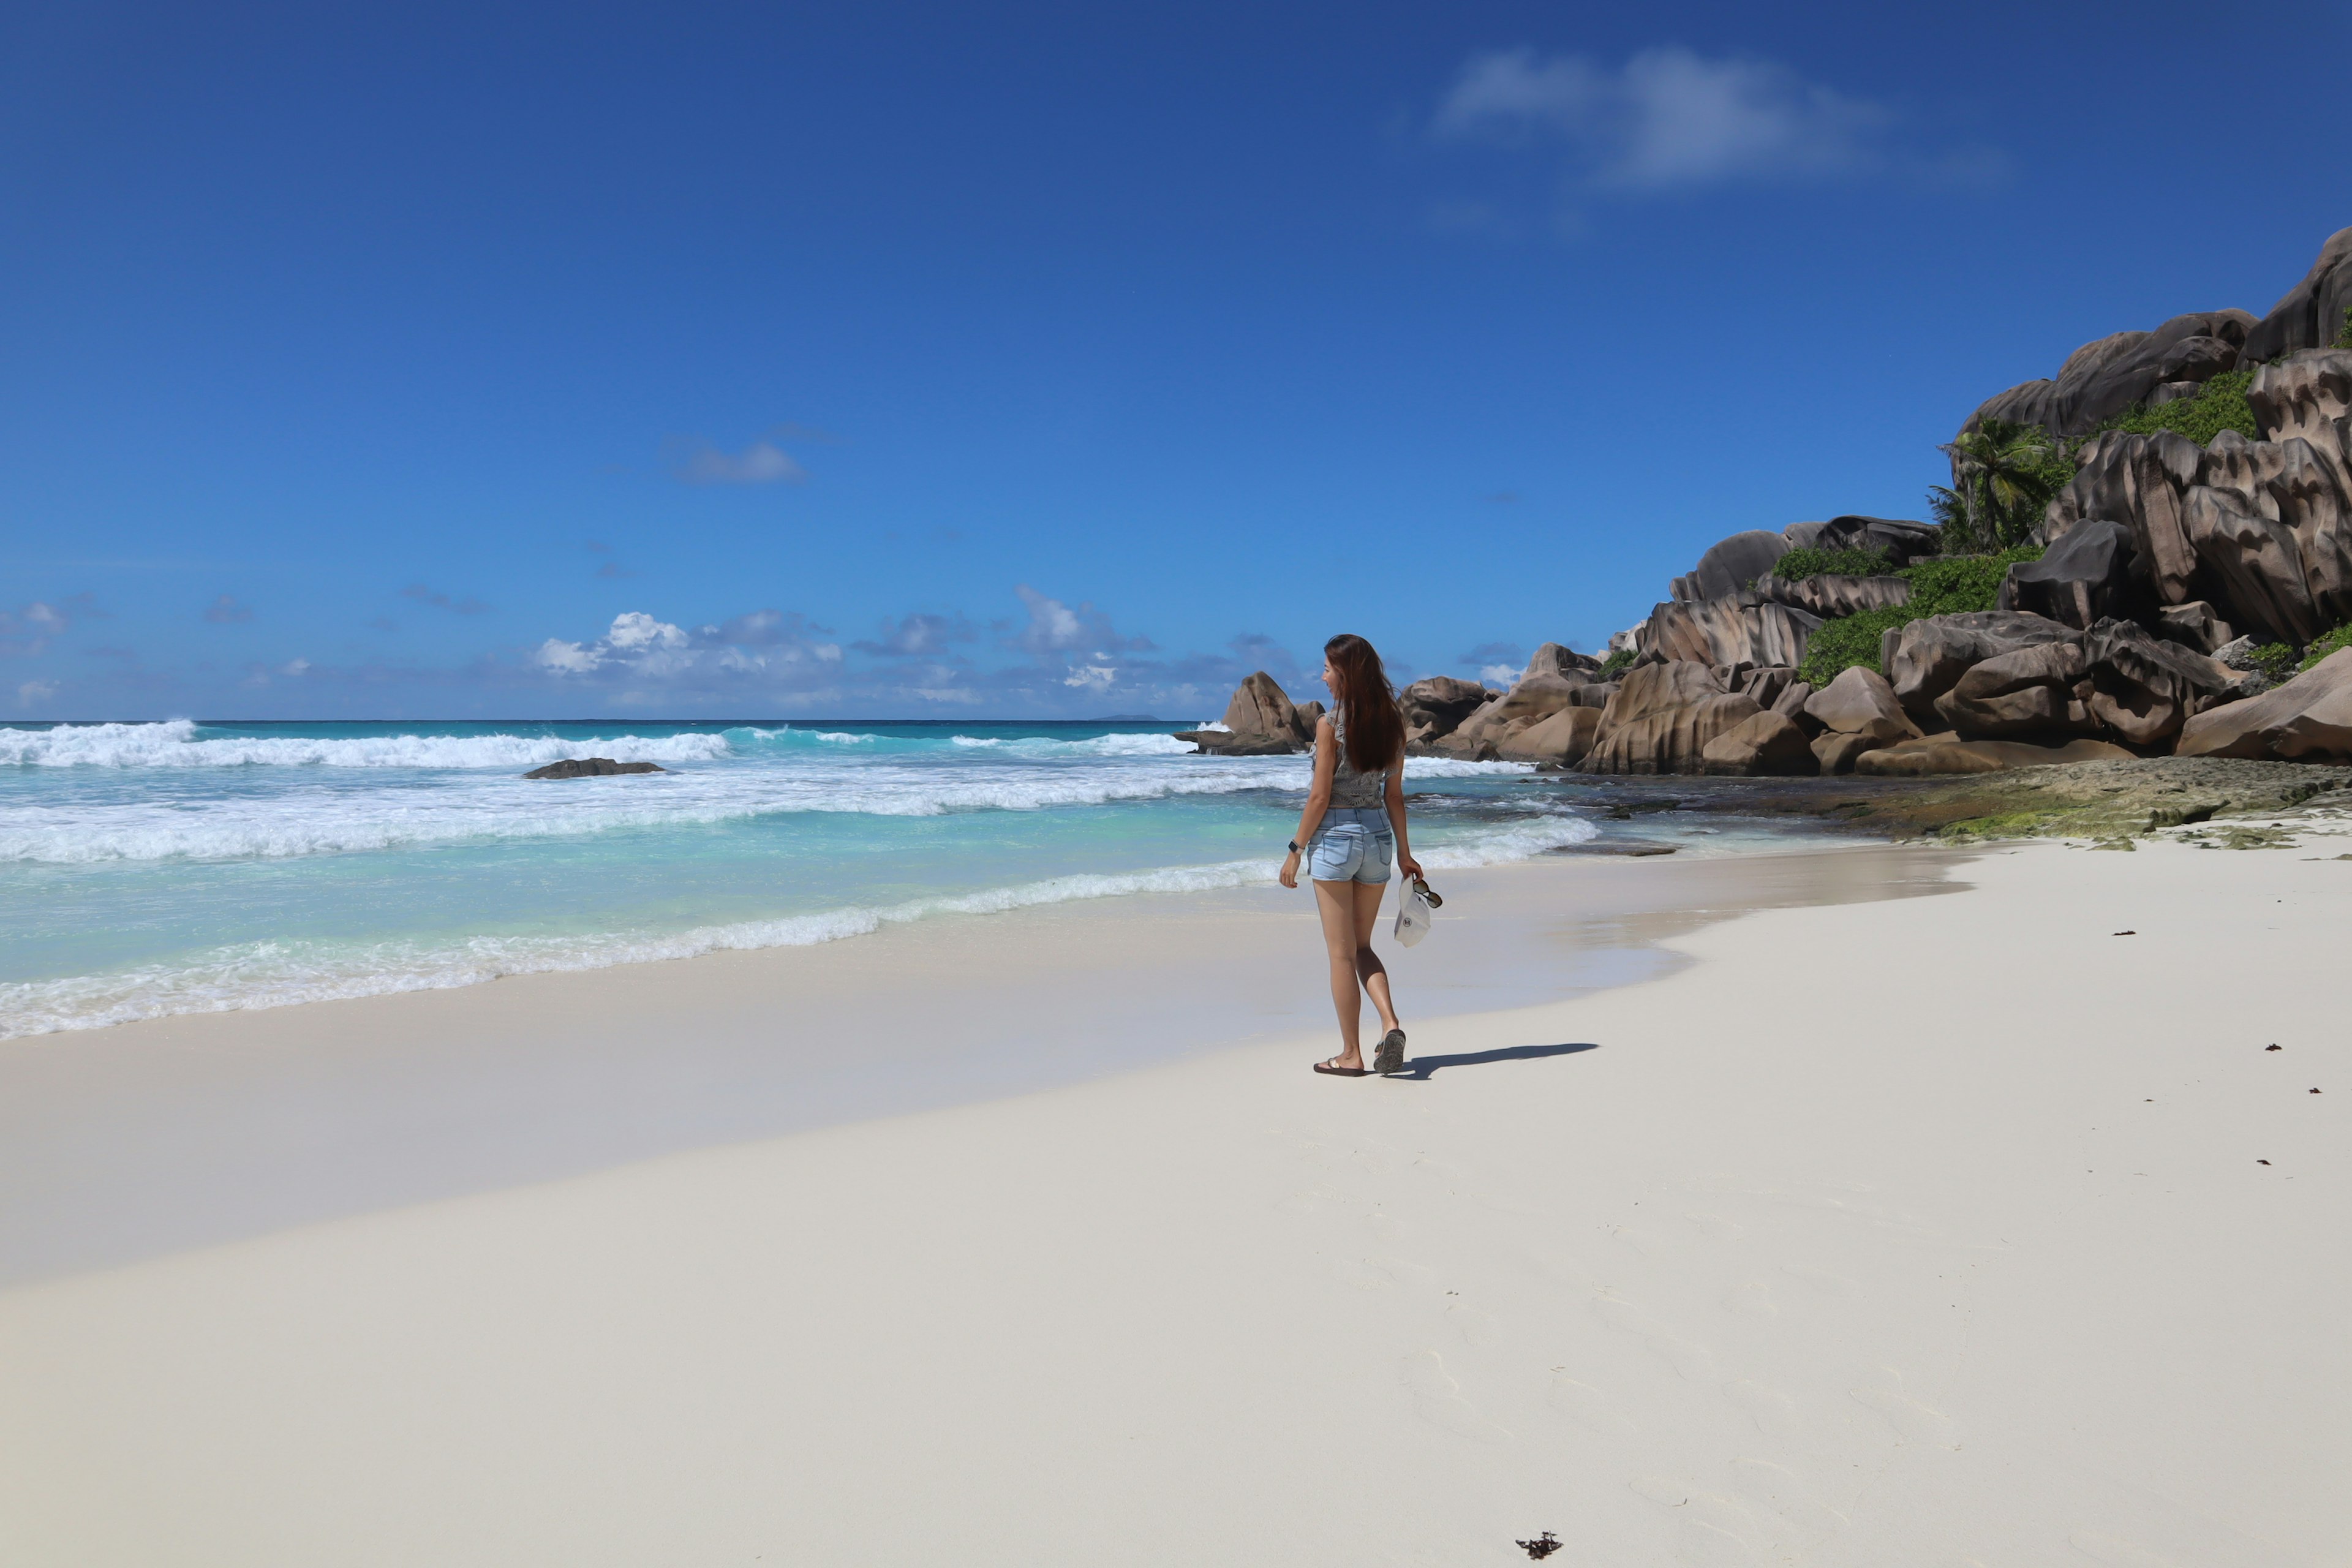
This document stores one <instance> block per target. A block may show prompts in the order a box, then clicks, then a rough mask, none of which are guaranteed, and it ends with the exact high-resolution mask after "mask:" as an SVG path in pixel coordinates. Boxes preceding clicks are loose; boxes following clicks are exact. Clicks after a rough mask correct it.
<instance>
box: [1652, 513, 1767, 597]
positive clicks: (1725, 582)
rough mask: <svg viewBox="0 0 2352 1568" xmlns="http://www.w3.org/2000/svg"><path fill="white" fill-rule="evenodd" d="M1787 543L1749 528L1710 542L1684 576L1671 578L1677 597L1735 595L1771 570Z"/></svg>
mask: <svg viewBox="0 0 2352 1568" xmlns="http://www.w3.org/2000/svg"><path fill="white" fill-rule="evenodd" d="M1788 550H1789V542H1788V541H1787V540H1786V539H1785V538H1783V537H1782V536H1781V535H1780V534H1777V533H1772V532H1769V531H1766V530H1764V529H1760V528H1755V529H1750V530H1748V531H1747V532H1745V533H1735V534H1733V535H1732V536H1731V537H1730V538H1728V539H1726V540H1722V541H1720V542H1717V543H1716V544H1714V545H1711V546H1709V547H1708V549H1707V552H1706V554H1704V555H1702V556H1700V557H1699V558H1698V565H1697V566H1696V567H1694V568H1693V569H1692V571H1691V573H1690V574H1689V575H1688V576H1685V577H1677V578H1675V581H1674V587H1673V590H1672V591H1673V594H1674V596H1675V598H1677V599H1719V598H1721V597H1722V596H1723V595H1726V594H1737V593H1738V592H1739V591H1740V590H1741V589H1742V588H1745V587H1747V586H1748V584H1750V583H1752V582H1754V581H1755V580H1756V579H1757V578H1759V577H1761V576H1763V575H1764V574H1766V573H1767V572H1769V571H1771V570H1772V563H1774V562H1776V561H1778V560H1780V557H1781V556H1782V555H1784V554H1786V553H1787V552H1788Z"/></svg>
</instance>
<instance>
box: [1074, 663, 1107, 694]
mask: <svg viewBox="0 0 2352 1568" xmlns="http://www.w3.org/2000/svg"><path fill="white" fill-rule="evenodd" d="M1117 679H1118V669H1117V668H1113V667H1112V666H1110V665H1108V664H1074V665H1072V666H1070V673H1069V674H1067V675H1066V676H1064V677H1062V684H1063V685H1065V686H1076V687H1079V688H1082V689H1086V690H1088V691H1108V690H1109V689H1110V683H1111V682H1112V681H1114V680H1117Z"/></svg>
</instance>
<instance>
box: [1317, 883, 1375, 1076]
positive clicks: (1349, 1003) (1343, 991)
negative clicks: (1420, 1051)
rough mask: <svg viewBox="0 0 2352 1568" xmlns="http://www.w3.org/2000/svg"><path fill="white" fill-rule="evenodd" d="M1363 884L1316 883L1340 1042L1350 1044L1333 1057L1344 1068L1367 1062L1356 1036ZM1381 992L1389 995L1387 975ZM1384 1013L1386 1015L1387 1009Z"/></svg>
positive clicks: (1360, 1013) (1361, 1010)
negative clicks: (1359, 905)
mask: <svg viewBox="0 0 2352 1568" xmlns="http://www.w3.org/2000/svg"><path fill="white" fill-rule="evenodd" d="M1359 886H1360V884H1359V883H1356V882H1318V883H1316V884H1315V908H1316V910H1317V912H1318V913H1319V914H1321V915H1322V917H1323V947H1324V951H1325V952H1326V953H1328V955H1329V957H1330V960H1331V1006H1332V1009H1333V1011H1335V1012H1337V1013H1338V1014H1339V1043H1340V1044H1341V1045H1342V1046H1343V1047H1346V1048H1345V1049H1343V1050H1342V1051H1340V1053H1339V1056H1337V1057H1336V1058H1333V1060H1334V1061H1336V1062H1337V1063H1338V1064H1339V1066H1340V1067H1343V1068H1360V1067H1362V1066H1363V1065H1364V1051H1363V1047H1362V1045H1361V1044H1360V1043H1359V1041H1358V1040H1357V1037H1356V1033H1357V1029H1358V1026H1360V1024H1361V1023H1362V1021H1363V1014H1364V999H1363V997H1362V996H1361V995H1360V994H1359V993H1358V992H1357V990H1356V984H1357V981H1356V953H1357V952H1358V950H1359V947H1360V939H1359V937H1358V934H1357V925H1358V917H1357V911H1356V889H1357V888H1358V887H1359ZM1373 962H1375V963H1378V962H1379V961H1378V960H1377V959H1376V960H1374V961H1373ZM1381 994H1382V995H1383V996H1385V995H1386V994H1388V983H1387V981H1386V979H1385V978H1383V979H1382V981H1381ZM1382 1012H1383V1015H1385V1012H1386V1009H1385V1008H1383V1009H1382Z"/></svg>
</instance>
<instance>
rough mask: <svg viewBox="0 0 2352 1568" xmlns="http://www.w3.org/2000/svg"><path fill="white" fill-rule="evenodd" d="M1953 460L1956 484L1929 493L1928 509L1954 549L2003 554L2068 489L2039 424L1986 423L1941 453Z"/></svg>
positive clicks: (2058, 454)
mask: <svg viewBox="0 0 2352 1568" xmlns="http://www.w3.org/2000/svg"><path fill="white" fill-rule="evenodd" d="M1942 451H1943V452H1944V455H1945V456H1947V457H1948V458H1951V460H1952V484H1951V488H1950V489H1945V488H1944V487H1943V486H1941V485H1937V486H1936V487H1934V488H1933V489H1930V490H1929V491H1928V492H1927V494H1928V504H1930V505H1931V506H1933V507H1934V508H1935V509H1936V515H1937V521H1940V522H1942V523H1943V524H1944V526H1945V528H1946V529H1947V531H1949V530H1951V529H1952V527H1953V526H1954V525H1955V524H1958V525H1959V527H1958V531H1959V532H1960V533H1961V534H1962V535H1963V536H1964V537H1963V538H1962V539H1959V540H1957V541H1954V540H1950V536H1949V532H1948V533H1947V539H1948V542H1947V543H1946V545H1945V547H1944V549H1945V553H1947V554H1950V553H1953V550H1952V544H1953V543H1958V544H1960V545H1962V547H1963V548H1966V549H1972V550H2005V549H2007V548H2008V547H2009V546H2011V545H2012V544H2021V543H2023V542H2025V539H2026V536H2027V535H2029V534H2031V533H2032V531H2033V530H2034V529H2035V527H2036V526H2038V525H2039V524H2040V523H2041V521H2042V511H2043V509H2045V508H2046V507H2048V506H2049V504H2050V498H2051V497H2052V496H2053V495H2056V494H2057V493H2058V491H2059V489H2060V488H2061V487H2062V486H2063V485H2064V484H2065V482H2066V481H2065V479H2064V478H2063V477H2062V476H2063V472H2064V468H2065V465H2064V463H2063V461H2061V460H2060V459H2061V458H2062V457H2063V454H2062V453H2061V451H2060V449H2059V447H2058V444H2057V443H2056V442H2054V441H2053V440H2052V439H2051V438H2050V433H2049V432H2048V431H2047V430H2044V429H2042V426H2039V425H2016V424H2012V423H2011V422H2010V421H2009V420H2006V419H1988V420H1986V421H1985V422H1984V423H1983V424H1982V425H1980V426H1978V427H1977V428H1976V429H1974V430H1971V431H1969V432H1968V433H1967V434H1966V435H1964V436H1961V437H1959V438H1958V440H1955V441H1953V442H1951V443H1950V444H1949V445H1948V446H1946V447H1943V448H1942Z"/></svg>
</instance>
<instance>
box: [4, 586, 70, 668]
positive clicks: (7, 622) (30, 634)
mask: <svg viewBox="0 0 2352 1568" xmlns="http://www.w3.org/2000/svg"><path fill="white" fill-rule="evenodd" d="M72 624H73V622H72V620H71V619H70V618H69V617H68V616H67V615H66V613H65V612H64V611H63V610H61V609H59V608H58V606H57V605H50V604H45V603H43V602H42V601H40V600H38V599H36V600H34V601H33V602H32V603H31V604H29V605H26V606H24V608H22V609H19V610H14V611H10V610H0V655H8V656H18V657H29V656H31V655H33V654H37V653H40V652H42V651H44V650H45V649H47V647H48V646H49V643H50V642H51V640H52V639H54V638H56V637H61V636H63V635H64V633H65V630H66V628H67V627H68V626H71V625H72Z"/></svg>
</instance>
